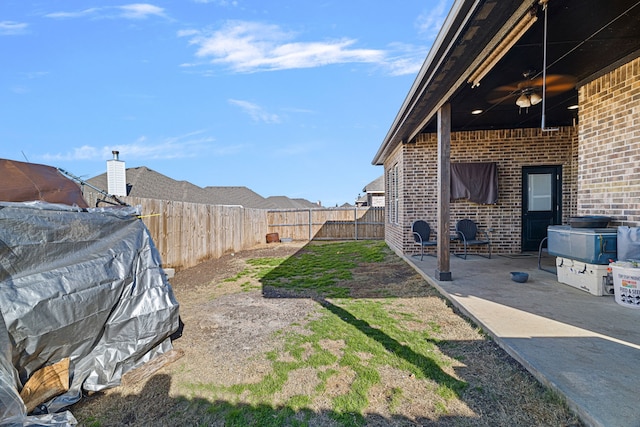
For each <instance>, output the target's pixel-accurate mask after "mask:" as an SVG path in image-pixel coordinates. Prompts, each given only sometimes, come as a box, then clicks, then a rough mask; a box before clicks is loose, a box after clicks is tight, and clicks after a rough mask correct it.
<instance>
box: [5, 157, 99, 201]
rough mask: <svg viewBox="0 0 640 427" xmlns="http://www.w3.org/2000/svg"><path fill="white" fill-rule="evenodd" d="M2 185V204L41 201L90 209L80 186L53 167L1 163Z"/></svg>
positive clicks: (6, 161) (9, 162) (7, 161)
mask: <svg viewBox="0 0 640 427" xmlns="http://www.w3.org/2000/svg"><path fill="white" fill-rule="evenodd" d="M0 183H1V184H2V185H0V200H2V201H6V202H30V201H33V200H41V201H45V202H48V203H63V204H65V205H70V206H73V205H76V206H79V207H81V208H86V207H88V204H87V202H86V200H84V197H83V196H82V191H81V189H80V186H79V185H78V184H76V183H75V182H73V181H72V180H70V179H69V178H67V177H65V176H64V175H62V174H61V173H60V172H59V171H58V169H56V168H54V167H52V166H47V165H39V164H36V163H25V162H18V161H16V160H7V159H0Z"/></svg>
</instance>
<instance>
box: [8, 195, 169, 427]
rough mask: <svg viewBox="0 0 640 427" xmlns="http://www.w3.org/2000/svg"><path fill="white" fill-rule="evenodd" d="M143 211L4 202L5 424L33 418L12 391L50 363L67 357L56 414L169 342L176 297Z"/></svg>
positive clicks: (115, 381) (115, 379) (117, 379)
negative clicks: (67, 369)
mask: <svg viewBox="0 0 640 427" xmlns="http://www.w3.org/2000/svg"><path fill="white" fill-rule="evenodd" d="M136 214H137V212H136V210H135V209H134V208H130V207H129V208H104V209H89V210H82V209H79V208H72V207H69V206H65V205H56V204H48V203H42V202H30V203H9V202H0V314H1V315H2V319H0V320H3V321H4V322H0V344H1V345H2V348H0V417H2V418H0V425H5V424H8V423H9V424H12V425H16V424H15V422H14V421H15V417H18V418H19V417H21V416H24V417H25V420H24V423H23V424H24V425H28V424H30V423H32V422H33V421H29V419H30V418H32V417H26V414H25V413H24V412H25V409H24V405H23V403H22V401H21V400H20V398H19V396H18V399H17V400H16V398H15V397H16V395H17V393H18V392H19V390H20V389H21V387H22V386H23V385H24V383H25V382H26V381H27V379H28V378H29V377H30V376H31V375H32V374H33V373H34V372H35V371H37V370H38V369H40V368H42V367H44V366H47V365H50V364H53V363H56V362H58V361H60V360H61V359H63V358H65V357H69V358H70V389H69V391H68V392H67V393H65V394H63V395H61V396H58V397H57V398H54V399H53V400H51V401H50V402H47V403H46V405H45V406H46V407H47V410H48V412H57V411H59V410H61V409H63V408H65V407H67V406H69V405H71V404H73V403H75V402H77V401H78V400H79V399H80V397H81V393H82V390H83V389H84V390H92V391H96V390H101V389H104V388H107V387H112V386H115V385H118V384H119V383H120V380H121V377H122V375H123V374H124V373H126V372H127V371H128V370H130V369H132V368H134V367H137V366H139V365H141V364H143V363H145V362H147V361H148V360H150V359H152V358H153V357H154V356H156V355H159V354H162V353H164V352H166V351H168V350H170V349H171V348H172V346H171V340H170V335H171V334H172V333H173V332H175V331H176V330H177V329H178V322H179V320H178V303H177V301H176V300H175V297H174V295H173V291H172V289H171V286H170V284H169V282H168V281H167V279H166V276H165V275H164V272H163V271H162V268H161V260H160V256H159V253H158V251H157V249H156V248H155V246H154V244H153V241H152V239H151V237H150V235H149V232H148V230H147V228H146V227H145V225H144V224H143V223H142V221H141V220H140V219H139V218H138V217H137V216H136ZM7 340H8V341H7ZM7 345H8V347H7ZM8 357H10V361H7V358H8ZM71 418H73V417H72V416H71ZM36 423H37V422H36ZM43 424H44V425H55V424H56V423H55V421H51V424H47V422H45V423H43Z"/></svg>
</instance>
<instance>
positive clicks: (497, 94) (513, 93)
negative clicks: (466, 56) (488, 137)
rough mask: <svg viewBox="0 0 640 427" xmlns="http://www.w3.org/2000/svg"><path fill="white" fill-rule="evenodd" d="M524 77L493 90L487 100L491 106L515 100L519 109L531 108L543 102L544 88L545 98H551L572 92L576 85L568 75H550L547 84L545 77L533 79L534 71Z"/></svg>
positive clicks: (547, 77)
mask: <svg viewBox="0 0 640 427" xmlns="http://www.w3.org/2000/svg"><path fill="white" fill-rule="evenodd" d="M522 75H523V77H524V80H521V81H518V82H514V83H510V84H508V85H504V86H499V87H497V88H495V89H493V90H492V91H491V92H490V93H489V96H488V97H487V100H488V101H489V102H490V103H491V104H500V103H502V102H505V101H510V100H513V102H514V103H515V104H516V105H517V106H518V107H520V108H529V107H531V106H532V105H536V104H539V103H540V102H542V96H543V86H544V91H545V96H546V97H547V98H550V97H552V96H555V95H558V94H561V93H563V92H566V91H568V90H571V89H573V88H575V85H576V79H575V78H574V77H573V76H569V75H566V74H548V75H547V76H546V84H544V83H545V80H544V77H533V76H534V75H535V72H534V71H526V72H524V73H522Z"/></svg>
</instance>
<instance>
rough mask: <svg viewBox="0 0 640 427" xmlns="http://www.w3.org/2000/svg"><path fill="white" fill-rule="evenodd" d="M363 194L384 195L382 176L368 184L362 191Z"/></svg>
mask: <svg viewBox="0 0 640 427" xmlns="http://www.w3.org/2000/svg"><path fill="white" fill-rule="evenodd" d="M362 191H364V192H365V193H384V176H383V175H380V176H379V177H378V178H376V179H374V180H373V181H371V182H370V183H368V184H367V185H366V186H365V187H364V188H363V189H362Z"/></svg>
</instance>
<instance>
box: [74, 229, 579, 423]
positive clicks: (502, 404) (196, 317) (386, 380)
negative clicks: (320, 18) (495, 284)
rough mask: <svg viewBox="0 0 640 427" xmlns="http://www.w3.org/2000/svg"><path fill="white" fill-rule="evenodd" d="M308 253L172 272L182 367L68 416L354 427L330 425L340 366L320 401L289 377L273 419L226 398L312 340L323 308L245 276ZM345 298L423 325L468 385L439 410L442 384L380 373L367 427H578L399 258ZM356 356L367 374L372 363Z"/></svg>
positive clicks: (287, 249)
mask: <svg viewBox="0 0 640 427" xmlns="http://www.w3.org/2000/svg"><path fill="white" fill-rule="evenodd" d="M304 250H305V249H304V245H302V244H298V243H296V242H294V243H286V244H270V245H266V246H262V247H260V248H256V249H254V250H251V251H243V252H240V253H236V254H229V255H226V256H224V257H222V258H220V259H216V260H210V261H206V262H203V263H201V264H199V265H197V266H195V267H193V268H189V269H186V270H184V271H179V272H178V273H176V275H175V277H174V278H172V279H171V284H172V286H173V288H174V292H175V294H176V298H177V299H178V301H179V302H180V314H181V318H182V320H183V322H184V324H185V328H184V332H183V335H182V337H181V338H179V339H178V340H176V341H175V342H174V347H175V348H176V349H180V350H182V351H184V356H183V357H182V358H181V359H180V360H178V361H176V362H174V363H172V364H171V365H168V366H166V367H164V368H163V369H161V370H160V371H159V372H158V373H156V374H155V375H153V376H152V377H151V378H149V379H148V380H147V381H143V382H141V383H138V384H127V385H123V386H120V387H117V388H114V389H111V390H107V391H105V392H103V393H97V394H95V395H93V396H91V397H88V398H85V399H83V400H82V401H81V402H80V403H78V404H76V405H74V407H72V408H71V411H72V412H73V414H74V415H75V416H76V418H77V419H78V421H79V422H80V425H85V426H112V425H113V426H116V425H130V426H133V425H135V426H143V425H225V419H224V418H223V417H222V415H221V414H222V412H224V411H225V410H228V409H234V410H246V409H247V408H250V410H251V411H253V412H252V413H255V414H258V413H262V412H265V411H271V412H269V414H270V415H269V418H268V419H270V420H272V421H273V422H269V424H270V425H279V423H278V416H279V414H280V413H281V412H282V410H283V409H282V408H285V407H286V405H287V404H288V403H287V402H291V401H292V398H295V397H296V396H308V395H312V394H314V395H316V398H315V399H313V401H310V402H308V401H304V404H301V407H304V408H305V410H304V411H300V412H299V413H298V414H299V416H300V423H301V425H314V426H333V425H336V426H337V425H350V424H349V422H344V421H340V422H339V421H337V420H336V418H335V417H334V416H332V414H333V412H332V399H333V398H335V397H336V396H340V395H342V394H344V393H347V392H348V391H349V388H350V387H351V384H352V382H353V381H354V379H355V378H356V373H355V372H353V370H351V369H349V368H348V367H345V366H340V365H339V364H337V363H336V364H335V365H333V366H328V367H327V366H324V367H322V368H321V369H322V370H325V371H329V370H331V371H332V374H331V375H330V376H329V375H327V377H328V379H327V381H326V383H325V384H324V385H323V387H324V389H323V391H322V392H318V387H319V380H318V378H320V377H321V376H322V375H323V372H317V371H314V369H312V368H309V367H305V368H303V369H299V370H294V371H291V372H290V374H289V376H288V378H287V380H286V382H285V383H284V386H283V387H282V388H281V389H279V390H278V391H277V392H275V393H274V395H273V405H272V406H271V407H269V408H264V407H263V406H258V407H256V405H255V402H252V401H251V400H250V399H249V398H248V396H247V395H246V394H242V393H241V394H239V395H238V394H234V393H231V392H221V391H220V390H229V389H228V387H230V386H233V385H235V384H252V383H258V382H260V381H262V380H263V379H264V378H265V377H266V376H268V375H270V374H272V372H273V358H271V357H270V356H269V355H270V354H278V358H277V360H278V361H280V362H286V361H287V360H288V358H290V357H291V356H290V355H289V354H288V353H287V349H286V348H285V346H286V341H285V339H284V335H283V332H287V333H290V332H297V333H299V334H306V333H308V330H307V329H306V328H305V325H307V324H308V322H309V321H311V320H313V319H316V318H318V317H319V316H320V315H321V312H322V310H323V306H322V304H319V303H318V302H317V301H316V300H315V299H313V298H306V297H294V295H289V294H287V293H286V292H281V291H278V290H274V289H265V288H263V286H262V285H261V283H260V281H259V280H258V279H256V278H255V277H250V276H247V277H243V276H242V272H243V271H245V269H246V268H247V260H249V259H256V258H265V257H269V258H273V257H275V258H281V257H289V256H292V255H294V254H296V253H298V254H299V253H301V252H303V251H304ZM233 277H235V279H234V280H228V279H229V278H233ZM349 288H350V290H351V297H353V298H361V299H374V300H379V301H383V302H384V304H385V307H386V310H387V311H388V312H389V313H393V316H397V317H398V319H403V320H404V325H405V327H406V328H407V329H414V330H421V328H425V325H427V328H429V332H430V333H431V336H435V337H436V338H435V340H436V341H437V348H436V350H435V351H437V353H438V354H437V357H439V358H444V359H446V361H447V363H446V364H445V365H446V368H445V371H446V372H445V374H446V375H449V376H451V377H453V378H455V379H459V380H460V381H464V382H466V383H467V384H468V386H467V387H466V389H465V391H464V393H463V394H462V395H461V396H460V398H458V399H454V400H451V401H448V402H447V403H446V404H444V403H443V400H442V399H441V398H439V397H438V395H437V393H434V390H436V389H437V388H438V384H437V383H436V382H434V381H429V380H423V379H417V378H416V377H415V376H414V375H410V374H409V373H408V372H406V371H403V370H399V369H396V368H393V367H388V368H382V369H379V372H378V374H379V376H380V381H379V383H378V384H376V385H375V386H374V387H372V388H371V390H370V392H369V395H368V396H367V399H368V402H369V403H368V406H367V410H366V413H365V414H363V415H364V419H365V423H366V425H371V426H378V425H379V426H387V425H398V426H400V425H412V426H415V425H452V426H453V425H455V426H459V425H469V426H482V425H485V426H495V425H504V426H507V425H509V426H511V425H556V426H570V425H571V426H572V425H575V426H578V425H580V424H579V423H578V421H577V419H576V418H575V416H573V415H572V414H570V413H569V412H568V411H567V410H566V408H565V407H564V405H563V404H562V403H561V402H560V401H559V400H558V399H557V396H552V395H550V393H549V392H548V391H546V390H545V389H544V388H543V387H541V386H540V384H539V383H537V382H536V381H535V379H533V378H532V377H531V376H530V375H529V374H528V373H527V372H526V371H525V370H524V369H522V367H521V366H520V365H518V364H517V363H515V362H514V361H513V360H512V359H511V358H510V357H509V356H508V355H507V354H506V353H504V351H502V350H501V349H500V348H499V347H498V346H497V345H496V344H495V343H494V342H492V341H491V340H489V339H487V338H486V337H485V336H483V335H482V334H481V333H480V331H479V330H478V329H477V328H476V327H474V326H473V325H472V324H470V323H469V322H468V321H466V320H465V319H464V318H462V317H460V316H459V315H458V314H456V313H455V312H454V311H453V309H452V308H451V307H450V306H449V305H448V304H447V302H446V301H445V300H444V299H443V298H441V297H440V295H439V294H438V293H437V292H436V291H435V289H433V288H432V287H430V286H428V285H427V283H426V282H425V281H424V280H423V279H422V278H421V277H420V276H419V275H418V274H416V273H415V272H414V271H413V270H412V269H411V267H409V266H408V265H406V264H405V263H404V262H402V261H401V260H399V259H398V258H397V257H390V259H389V260H387V261H385V262H382V263H367V264H366V265H362V266H359V267H357V268H355V269H354V270H353V278H352V279H351V280H350V281H349ZM372 327H375V325H372ZM320 344H321V346H322V348H323V349H325V350H327V351H328V352H329V353H331V354H333V355H335V356H337V357H338V358H339V356H340V355H341V354H342V352H343V349H344V346H345V343H344V341H341V340H324V341H321V342H320ZM404 344H405V343H398V345H404ZM270 352H272V353H270ZM309 353H311V349H309ZM303 357H304V355H303ZM358 357H359V358H360V360H362V361H364V363H366V362H367V360H368V359H367V358H368V357H370V355H367V354H359V355H358ZM225 393H226V394H225ZM289 405H291V404H290V403H289ZM292 409H293V410H295V409H296V408H295V407H293V408H292ZM257 416H258V415H256V417H257ZM236 425H241V423H239V424H236Z"/></svg>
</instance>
